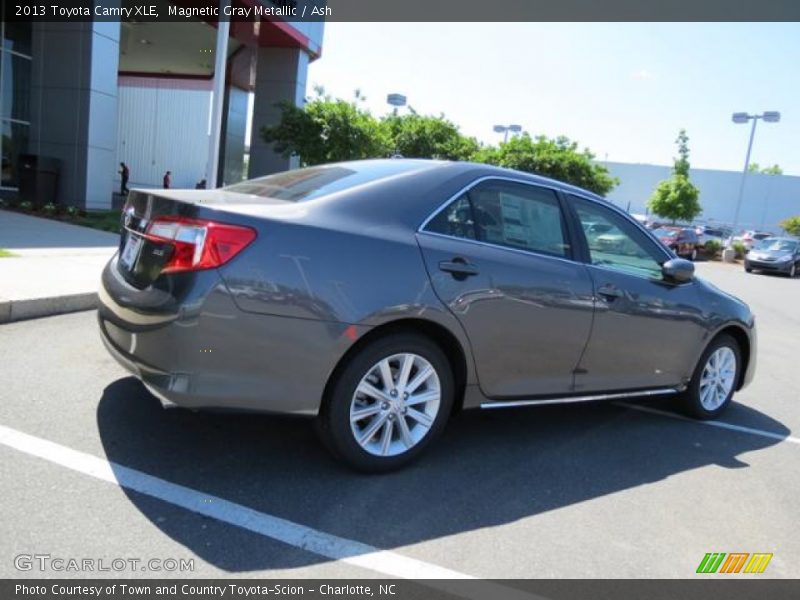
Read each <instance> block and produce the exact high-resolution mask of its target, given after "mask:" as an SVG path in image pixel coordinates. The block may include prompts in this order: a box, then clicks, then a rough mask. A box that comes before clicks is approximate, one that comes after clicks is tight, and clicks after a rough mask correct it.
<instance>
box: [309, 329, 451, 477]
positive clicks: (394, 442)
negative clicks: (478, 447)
mask: <svg viewBox="0 0 800 600" xmlns="http://www.w3.org/2000/svg"><path fill="white" fill-rule="evenodd" d="M453 394H454V383H453V374H452V370H451V368H450V364H449V362H448V360H447V357H446V356H445V355H444V353H443V352H442V350H441V349H440V348H439V346H437V345H436V344H435V343H434V342H432V341H431V340H429V339H428V338H426V337H423V336H419V335H415V334H406V333H401V334H393V335H389V336H387V337H384V338H380V339H377V340H375V341H374V342H372V343H370V344H368V345H367V346H365V347H364V348H362V349H361V350H360V351H359V352H358V354H356V355H355V356H354V357H353V358H352V360H349V362H348V363H347V364H346V366H345V367H344V368H343V369H342V371H341V372H340V373H339V374H338V376H337V378H336V380H335V381H334V382H333V384H332V386H331V389H330V393H329V397H328V399H327V402H326V403H325V405H324V406H323V409H322V411H321V412H320V415H319V417H318V429H319V432H320V435H321V437H322V439H323V441H324V442H325V444H326V445H327V446H328V447H329V448H330V449H331V450H332V451H333V452H334V453H335V454H336V455H338V456H339V457H341V458H342V459H343V460H344V461H345V462H347V463H348V464H349V465H350V466H352V467H354V468H355V469H358V470H360V471H368V472H380V471H390V470H392V469H397V468H399V467H402V466H404V465H405V464H407V463H408V462H410V461H412V460H414V459H415V458H416V457H417V456H419V454H420V453H422V452H423V451H424V450H425V448H426V447H427V446H428V445H429V444H430V443H431V442H432V441H433V440H434V439H435V438H436V437H438V436H439V434H440V433H441V432H442V430H443V429H444V426H445V424H446V422H447V418H448V416H449V415H450V409H451V407H452V404H453Z"/></svg>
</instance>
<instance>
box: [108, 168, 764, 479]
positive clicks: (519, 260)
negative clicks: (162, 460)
mask: <svg viewBox="0 0 800 600" xmlns="http://www.w3.org/2000/svg"><path fill="white" fill-rule="evenodd" d="M123 225H124V230H123V233H122V236H121V239H120V247H119V252H118V253H117V255H116V256H115V257H114V258H113V259H112V260H111V261H110V262H109V263H108V265H107V266H106V268H105V270H104V272H103V275H102V283H101V286H100V307H99V311H98V320H99V325H100V331H101V333H102V338H103V340H104V342H105V344H106V346H107V348H108V350H109V351H110V352H111V354H112V355H113V356H114V357H115V358H116V359H117V360H118V361H119V362H120V363H121V364H122V365H124V366H125V367H126V368H127V369H129V370H130V371H131V372H132V373H134V374H135V375H136V376H137V377H139V378H140V379H141V381H142V382H143V383H144V385H145V386H146V387H147V388H148V389H149V390H150V391H151V392H152V393H153V394H155V395H156V396H157V397H158V398H160V399H161V400H162V402H163V403H165V404H178V405H181V406H184V407H188V408H192V409H226V410H242V411H256V412H271V413H285V414H294V415H307V416H309V417H314V418H315V420H316V423H317V425H318V430H319V432H320V434H321V437H322V439H323V441H324V442H325V443H326V444H327V445H328V447H329V448H330V449H331V450H332V451H333V452H334V453H335V454H336V455H338V456H339V457H341V458H342V459H343V460H345V461H346V462H348V463H349V464H350V465H352V466H353V467H355V468H358V469H361V470H365V471H383V470H388V469H392V468H397V467H399V466H401V465H404V464H406V463H407V462H408V461H410V460H412V459H413V458H415V457H416V456H418V455H419V454H420V453H421V452H422V451H423V450H425V448H426V447H427V446H428V445H430V444H431V443H432V442H433V441H434V440H435V438H436V437H437V436H438V435H439V434H440V433H441V432H442V430H443V428H444V427H445V424H446V423H447V420H448V419H449V417H450V416H451V415H452V414H453V413H454V412H455V411H458V410H461V409H471V408H482V409H488V410H490V409H499V408H503V407H512V406H526V405H531V406H535V405H542V404H550V403H559V402H585V401H593V400H605V399H619V398H629V397H646V396H665V397H668V396H673V397H674V398H675V400H676V402H680V404H681V405H682V406H683V407H684V408H685V409H686V410H687V411H688V412H689V413H690V414H692V415H694V416H696V417H698V418H712V417H716V416H717V415H718V414H720V412H721V411H723V410H724V409H725V407H726V406H727V405H728V404H729V403H730V401H731V397H732V395H733V393H734V392H735V391H736V390H738V389H740V388H742V387H743V386H744V385H746V384H747V383H748V382H749V381H750V379H751V378H752V375H753V371H754V367H755V354H756V336H755V328H754V320H753V315H752V314H751V313H750V310H749V309H748V307H747V306H746V305H745V304H744V303H742V302H741V301H739V300H737V299H736V298H733V297H731V296H729V295H727V294H724V293H723V292H721V291H719V290H718V289H716V288H715V287H713V286H712V285H710V284H708V283H706V282H704V281H702V280H700V279H698V278H696V277H694V274H693V270H694V267H693V265H692V263H690V262H688V261H685V260H682V259H679V258H674V257H673V255H672V254H671V253H670V252H669V250H668V249H667V248H666V247H664V246H663V245H662V244H661V243H660V242H659V241H658V240H657V239H655V238H654V237H653V236H652V235H651V234H650V233H649V232H648V231H647V230H646V229H644V228H643V227H642V226H641V225H639V224H638V223H637V222H636V221H635V220H634V219H632V218H631V217H630V216H629V215H627V214H626V213H625V212H623V211H621V210H619V209H618V208H616V207H615V206H614V205H612V204H610V203H609V202H607V201H605V200H604V199H602V198H600V197H597V196H595V195H594V194H592V193H590V192H587V191H585V190H582V189H579V188H575V187H572V186H569V185H565V184H562V183H559V182H556V181H552V180H549V179H544V178H541V177H536V176H533V175H530V174H525V173H520V172H515V171H510V170H505V169H500V168H495V167H490V166H487V165H478V164H470V163H448V162H436V161H421V160H403V159H397V160H396V159H390V160H374V161H361V162H351V163H340V164H331V165H326V166H318V167H311V168H307V169H301V170H297V171H289V172H286V173H278V174H275V175H270V176H267V177H263V178H260V179H255V180H251V181H247V182H243V183H240V184H236V185H233V186H229V187H227V188H222V189H218V190H199V191H182V190H134V191H132V192H131V193H130V196H129V198H128V202H127V204H126V207H125V210H124V212H123ZM598 228H601V229H602V231H603V232H604V233H603V236H606V237H607V238H609V239H611V238H613V239H614V240H616V241H617V242H618V243H614V244H607V243H603V242H602V239H601V238H603V236H590V235H587V233H586V231H587V230H593V229H598ZM609 236H610V237H609Z"/></svg>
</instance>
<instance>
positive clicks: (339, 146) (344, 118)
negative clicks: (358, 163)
mask: <svg viewBox="0 0 800 600" xmlns="http://www.w3.org/2000/svg"><path fill="white" fill-rule="evenodd" d="M316 91H317V97H316V98H314V99H312V100H310V101H309V102H308V103H307V104H306V105H305V106H304V107H302V108H300V107H297V106H294V105H293V104H291V103H289V102H284V103H281V104H280V105H279V107H280V110H281V119H280V122H279V123H278V124H277V125H274V126H272V127H262V128H261V137H262V138H263V139H264V141H266V142H268V143H274V145H275V146H274V147H275V151H276V152H278V153H280V154H282V155H283V156H292V155H297V156H299V157H300V160H301V161H302V163H303V164H304V165H318V164H322V163H329V162H337V161H343V160H357V159H361V158H374V157H379V156H387V155H388V154H389V152H390V147H391V145H390V141H389V140H388V139H387V137H386V135H385V132H384V128H383V127H381V125H380V123H379V122H378V120H377V119H375V117H373V116H372V115H371V114H370V112H369V111H367V110H365V109H363V108H361V107H360V106H359V105H358V104H357V102H358V101H360V100H362V99H363V96H361V94H360V92H358V91H357V92H356V101H353V102H348V101H346V100H342V99H333V98H331V97H330V96H327V95H325V93H324V90H323V89H322V88H317V90H316Z"/></svg>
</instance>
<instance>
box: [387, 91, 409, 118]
mask: <svg viewBox="0 0 800 600" xmlns="http://www.w3.org/2000/svg"><path fill="white" fill-rule="evenodd" d="M406 101H407V99H406V97H405V96H403V94H389V95H388V96H386V103H387V104H388V105H389V106H394V114H397V109H398V108H399V107H401V106H405V105H406Z"/></svg>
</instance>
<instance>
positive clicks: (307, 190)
mask: <svg viewBox="0 0 800 600" xmlns="http://www.w3.org/2000/svg"><path fill="white" fill-rule="evenodd" d="M433 165H434V162H433V161H413V160H381V161H355V162H352V163H344V164H342V163H339V164H332V165H320V166H316V167H307V168H305V169H297V170H295V171H284V172H282V173H275V174H274V175H267V176H266V177H259V178H258V179H250V180H248V181H243V182H241V183H235V184H233V185H229V186H227V187H225V188H223V189H225V190H226V191H229V192H236V193H239V194H248V195H251V196H262V197H264V198H274V199H276V200H286V201H289V202H301V201H304V200H311V199H313V198H319V197H321V196H326V195H328V194H333V193H336V192H341V191H343V190H346V189H349V188H352V187H355V186H357V185H362V184H365V183H371V182H373V181H377V180H379V179H385V178H387V177H392V176H393V175H400V174H402V173H409V172H411V171H417V170H420V169H424V168H429V167H431V166H433Z"/></svg>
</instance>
